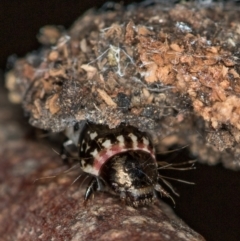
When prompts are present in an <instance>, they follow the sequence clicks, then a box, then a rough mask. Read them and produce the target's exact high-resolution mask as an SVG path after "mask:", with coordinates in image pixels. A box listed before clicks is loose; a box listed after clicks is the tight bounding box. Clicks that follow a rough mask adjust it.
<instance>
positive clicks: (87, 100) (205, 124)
mask: <svg viewBox="0 0 240 241" xmlns="http://www.w3.org/2000/svg"><path fill="white" fill-rule="evenodd" d="M39 40H40V41H41V42H42V44H43V46H44V47H43V48H42V49H41V50H39V51H38V52H35V53H32V54H29V55H28V56H27V57H26V58H25V59H21V60H18V61H17V62H16V63H15V68H14V69H13V71H12V72H10V73H9V74H8V76H7V86H8V88H9V89H10V90H11V93H10V99H11V100H12V101H14V102H22V103H23V107H24V110H25V111H26V112H27V113H29V115H30V123H31V124H32V125H34V126H36V127H39V128H43V129H47V130H51V131H54V132H59V131H62V130H64V129H65V127H66V126H69V125H73V124H74V123H75V122H76V121H81V120H84V119H88V120H89V121H92V122H93V123H101V124H107V125H109V126H110V127H111V128H114V127H116V126H117V125H118V124H119V123H121V122H124V123H127V124H130V125H133V126H136V127H138V128H139V129H141V130H143V131H148V132H149V133H151V134H152V140H153V142H154V144H155V146H156V148H157V149H158V150H159V151H164V150H166V149H168V148H169V147H170V146H172V145H180V146H181V145H189V147H190V149H191V151H192V152H193V153H194V154H196V155H197V156H198V157H199V160H201V161H204V162H207V163H209V164H215V163H217V162H218V161H222V163H223V164H224V165H225V167H228V168H232V169H235V170H236V169H239V168H240V155H239V153H240V148H239V146H240V139H239V131H240V125H239V117H240V109H239V106H240V98H239V93H240V85H239V80H240V77H239V44H238V43H239V41H240V31H239V9H238V8H237V7H232V6H231V7H230V8H228V7H227V6H226V7H225V8H221V6H220V5H210V6H207V7H206V6H200V5H197V4H185V5H183V4H181V5H173V6H164V5H162V4H160V3H159V4H155V5H153V6H152V5H150V6H145V5H144V4H141V5H131V6H129V7H128V8H123V7H121V6H119V5H116V9H114V10H113V11H100V12H96V11H89V12H87V13H86V14H85V15H84V16H83V17H81V18H80V19H78V20H77V21H76V22H75V24H74V25H73V27H72V28H71V29H70V30H69V31H63V30H62V29H58V28H55V27H53V26H47V27H45V28H43V29H42V30H41V33H40V35H39Z"/></svg>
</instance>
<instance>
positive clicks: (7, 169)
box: [0, 91, 204, 241]
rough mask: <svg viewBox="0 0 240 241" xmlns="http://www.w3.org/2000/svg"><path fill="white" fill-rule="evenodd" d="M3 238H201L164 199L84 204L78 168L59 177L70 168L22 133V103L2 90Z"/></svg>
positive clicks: (105, 198) (100, 197) (101, 198)
mask: <svg viewBox="0 0 240 241" xmlns="http://www.w3.org/2000/svg"><path fill="white" fill-rule="evenodd" d="M0 103H1V105H0V112H1V115H0V141H1V143H2V144H1V146H0V240H4V241H13V240H14V241H16V240H18V241H20V240H24V241H28V240H58V241H60V240H65V241H66V240H123V239H127V240H147V239H150V240H176V241H180V240H183V241H187V240H189V241H195V240H196V241H197V240H198V241H200V240H201V241H202V240H204V239H203V237H202V236H201V235H199V234H197V233H196V232H194V231H193V230H192V229H191V228H189V227H188V226H187V225H186V224H185V223H184V222H183V221H182V220H180V219H179V218H177V217H176V216H175V215H174V214H173V212H172V210H171V209H170V208H169V207H167V206H166V205H164V204H163V203H156V204H154V205H152V206H148V207H143V208H139V209H133V208H131V207H127V206H125V205H123V204H122V203H121V202H120V200H119V199H118V198H116V197H113V196H110V195H109V194H104V193H97V194H96V195H95V199H94V200H91V201H89V203H88V205H87V206H86V207H84V206H83V204H82V201H83V195H84V190H85V188H84V187H79V184H81V183H82V180H80V181H79V182H77V183H75V184H74V185H71V183H72V182H73V180H74V178H75V177H76V176H77V175H79V172H80V170H79V169H78V168H77V169H75V172H70V173H69V174H62V175H59V176H58V177H56V178H52V179H43V180H38V181H36V182H34V181H35V180H36V179H39V178H42V177H45V176H51V175H57V174H59V173H62V172H63V170H64V169H66V168H67V167H66V166H65V167H64V166H61V159H60V158H59V156H58V155H56V153H55V152H53V150H52V148H51V146H48V145H46V143H45V144H43V143H41V142H39V141H36V140H29V139H27V138H25V137H24V133H26V130H24V128H23V126H21V125H20V124H19V122H16V120H17V119H18V113H19V111H20V110H19V108H15V109H14V107H13V106H11V105H10V104H9V103H7V102H6V95H4V94H3V92H2V91H1V92H0Z"/></svg>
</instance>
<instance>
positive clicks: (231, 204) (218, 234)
mask: <svg viewBox="0 0 240 241" xmlns="http://www.w3.org/2000/svg"><path fill="white" fill-rule="evenodd" d="M105 2H106V1H104V0H98V1H92V0H69V1H66V0H65V1H64V0H42V1H33V0H21V1H20V0H11V1H4V0H2V1H0V71H1V73H0V74H4V71H6V67H7V58H8V57H9V56H10V55H13V54H16V55H17V56H18V57H22V56H24V55H25V54H26V53H28V52H30V51H32V50H34V49H37V48H38V47H39V46H40V45H39V43H38V42H37V39H36V35H37V33H38V31H39V29H40V28H41V27H42V26H44V25H49V24H54V25H63V26H64V27H65V28H66V29H67V28H69V27H70V26H71V24H72V23H73V21H74V20H75V19H77V18H78V17H79V16H80V15H81V14H82V13H83V12H84V11H86V10H87V9H89V8H92V7H101V6H102V5H103V4H104V3H105ZM115 2H117V1H115ZM132 2H133V1H127V0H126V1H124V3H125V4H128V3H132ZM135 2H136V1H135ZM0 79H2V78H0ZM1 82H2V81H1ZM2 86H3V82H2V83H0V87H2ZM0 104H1V103H0ZM179 157H182V158H183V159H185V160H186V158H190V156H189V157H186V156H184V153H182V152H179V153H178V152H175V153H174V156H171V158H173V159H174V158H177V159H179ZM168 158H169V157H168ZM171 176H175V172H174V173H173V174H171ZM179 176H180V177H181V178H184V179H186V180H189V181H194V182H195V183H196V185H195V186H191V185H185V184H181V185H179V184H178V183H176V184H175V183H174V186H175V187H176V188H177V189H178V192H179V193H181V197H180V198H175V200H176V203H177V205H176V208H175V211H176V213H177V214H178V216H179V217H180V218H182V219H183V220H184V221H185V222H186V223H187V224H188V225H190V226H191V227H192V228H193V229H195V230H196V231H197V232H199V233H200V234H202V235H203V236H204V237H205V238H206V240H209V241H211V240H218V241H225V240H228V241H239V240H240V173H239V172H234V171H230V170H226V169H224V168H223V167H222V166H221V165H218V166H215V167H209V166H205V165H199V164H197V170H193V171H189V172H185V173H180V175H179Z"/></svg>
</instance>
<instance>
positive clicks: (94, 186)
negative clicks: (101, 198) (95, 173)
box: [84, 177, 99, 205]
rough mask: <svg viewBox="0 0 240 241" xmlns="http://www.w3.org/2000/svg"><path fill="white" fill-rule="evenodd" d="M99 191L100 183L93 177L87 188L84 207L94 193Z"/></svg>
mask: <svg viewBox="0 0 240 241" xmlns="http://www.w3.org/2000/svg"><path fill="white" fill-rule="evenodd" d="M98 189H99V187H98V181H97V178H96V177H93V178H92V180H91V181H90V183H89V184H88V186H87V189H86V192H85V195H84V205H86V204H87V201H88V200H89V198H90V197H91V196H92V195H93V193H94V192H96V191H97V190H98Z"/></svg>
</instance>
